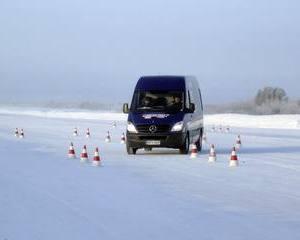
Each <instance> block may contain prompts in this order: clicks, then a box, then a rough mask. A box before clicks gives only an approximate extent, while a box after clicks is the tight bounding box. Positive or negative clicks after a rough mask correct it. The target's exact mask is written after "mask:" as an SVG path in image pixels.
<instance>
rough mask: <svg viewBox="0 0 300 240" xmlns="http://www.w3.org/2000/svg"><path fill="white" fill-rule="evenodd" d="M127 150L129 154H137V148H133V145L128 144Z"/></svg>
mask: <svg viewBox="0 0 300 240" xmlns="http://www.w3.org/2000/svg"><path fill="white" fill-rule="evenodd" d="M126 150H127V153H128V154H129V155H132V154H133V155H134V154H136V151H137V148H133V147H130V146H128V145H126Z"/></svg>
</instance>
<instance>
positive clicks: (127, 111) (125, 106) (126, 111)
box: [123, 103, 129, 113]
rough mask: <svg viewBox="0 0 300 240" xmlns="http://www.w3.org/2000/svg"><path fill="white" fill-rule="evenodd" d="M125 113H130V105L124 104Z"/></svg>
mask: <svg viewBox="0 0 300 240" xmlns="http://www.w3.org/2000/svg"><path fill="white" fill-rule="evenodd" d="M123 113H129V107H128V103H124V104H123Z"/></svg>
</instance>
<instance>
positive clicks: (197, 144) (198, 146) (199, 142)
mask: <svg viewBox="0 0 300 240" xmlns="http://www.w3.org/2000/svg"><path fill="white" fill-rule="evenodd" d="M195 144H196V147H197V150H198V152H201V150H202V131H201V130H200V135H199V139H198V140H197V142H195Z"/></svg>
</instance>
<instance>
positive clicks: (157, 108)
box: [123, 76, 203, 154]
mask: <svg viewBox="0 0 300 240" xmlns="http://www.w3.org/2000/svg"><path fill="white" fill-rule="evenodd" d="M123 112H124V113H128V123H127V131H126V137H127V141H126V148H127V152H128V154H136V151H137V150H138V149H141V148H144V149H146V150H151V149H152V148H177V149H179V151H180V153H182V154H187V153H188V152H189V146H190V144H191V143H195V144H196V146H197V149H198V151H201V148H202V134H203V105H202V98H201V91H200V88H199V85H198V81H197V80H196V78H195V77H191V76H143V77H141V78H140V79H139V80H138V82H137V84H136V87H135V90H134V93H133V98H132V101H131V105H130V107H129V105H128V103H125V104H124V105H123Z"/></svg>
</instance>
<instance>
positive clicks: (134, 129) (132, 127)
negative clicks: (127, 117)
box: [127, 122, 137, 133]
mask: <svg viewBox="0 0 300 240" xmlns="http://www.w3.org/2000/svg"><path fill="white" fill-rule="evenodd" d="M127 131H128V132H132V133H137V130H136V128H135V126H134V125H133V123H132V122H128V123H127Z"/></svg>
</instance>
